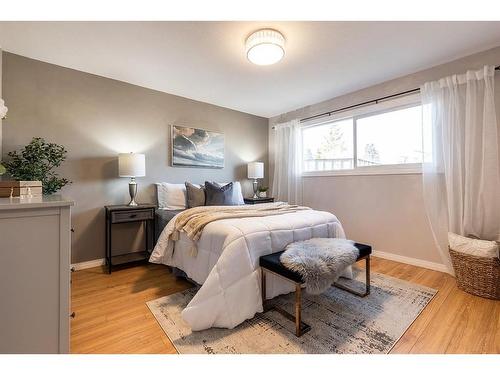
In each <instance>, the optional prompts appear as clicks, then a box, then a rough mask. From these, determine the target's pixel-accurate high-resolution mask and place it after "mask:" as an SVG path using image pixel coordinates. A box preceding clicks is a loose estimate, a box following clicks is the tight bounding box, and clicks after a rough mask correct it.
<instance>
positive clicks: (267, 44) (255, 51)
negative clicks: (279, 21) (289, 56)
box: [245, 29, 285, 65]
mask: <svg viewBox="0 0 500 375" xmlns="http://www.w3.org/2000/svg"><path fill="white" fill-rule="evenodd" d="M245 47H246V52H247V58H248V60H250V61H251V62H252V63H254V64H256V65H271V64H276V63H277V62H278V61H280V60H281V59H282V58H283V56H284V55H285V38H284V37H283V35H282V34H281V33H279V32H278V31H276V30H273V29H261V30H257V31H256V32H254V33H253V34H252V35H250V36H249V37H248V38H247V40H246V43H245Z"/></svg>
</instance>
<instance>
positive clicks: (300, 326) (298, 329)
mask: <svg viewBox="0 0 500 375" xmlns="http://www.w3.org/2000/svg"><path fill="white" fill-rule="evenodd" d="M269 272H271V271H269ZM272 273H274V272H272ZM274 274H275V275H278V274H276V273H274ZM278 276H280V277H282V278H284V279H285V280H288V281H291V280H289V279H287V278H285V277H283V276H281V275H278ZM261 295H262V309H263V310H264V312H266V311H269V310H276V311H277V312H279V313H280V314H281V315H283V316H284V317H285V318H287V319H288V320H290V321H292V322H294V323H295V335H296V336H297V337H300V336H302V335H303V334H304V333H306V332H308V331H309V330H310V329H311V326H310V325H309V324H307V323H304V322H303V321H302V285H301V284H299V283H295V316H294V315H292V314H290V313H289V312H288V311H286V310H283V309H282V308H281V307H279V306H275V305H273V306H270V305H269V304H267V303H266V298H267V297H266V271H265V269H264V268H263V267H261Z"/></svg>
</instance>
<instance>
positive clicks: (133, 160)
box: [118, 152, 146, 177]
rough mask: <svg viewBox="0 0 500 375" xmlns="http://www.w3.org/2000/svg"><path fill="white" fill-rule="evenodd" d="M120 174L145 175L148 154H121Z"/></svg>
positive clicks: (119, 158)
mask: <svg viewBox="0 0 500 375" xmlns="http://www.w3.org/2000/svg"><path fill="white" fill-rule="evenodd" d="M118 174H119V175H120V177H143V176H145V175H146V156H145V155H144V154H134V153H132V152H131V153H130V154H119V155H118Z"/></svg>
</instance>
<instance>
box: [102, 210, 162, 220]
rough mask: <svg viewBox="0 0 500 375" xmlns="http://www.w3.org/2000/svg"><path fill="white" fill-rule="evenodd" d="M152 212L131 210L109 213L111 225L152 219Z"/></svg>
mask: <svg viewBox="0 0 500 375" xmlns="http://www.w3.org/2000/svg"><path fill="white" fill-rule="evenodd" d="M153 217H154V212H153V210H133V211H116V212H111V222H112V223H126V222H129V221H136V220H137V221H141V220H150V219H153Z"/></svg>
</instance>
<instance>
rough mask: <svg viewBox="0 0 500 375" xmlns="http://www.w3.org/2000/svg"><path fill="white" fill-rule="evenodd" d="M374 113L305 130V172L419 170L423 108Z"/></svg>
mask: <svg viewBox="0 0 500 375" xmlns="http://www.w3.org/2000/svg"><path fill="white" fill-rule="evenodd" d="M375 111H376V109H375V110H374V109H373V108H372V111H371V112H369V113H363V114H361V115H358V114H357V115H353V116H351V117H347V118H343V119H338V120H333V121H329V122H326V123H321V124H319V125H311V126H305V127H304V128H303V130H302V141H303V145H302V146H303V169H304V172H306V174H307V172H323V171H342V170H358V171H365V172H366V171H370V170H371V171H380V170H382V169H383V170H384V171H386V172H390V171H397V170H399V171H401V170H402V167H409V166H419V165H420V163H421V162H422V157H423V154H422V108H421V106H420V105H415V104H413V105H412V106H406V107H403V108H401V107H399V108H390V109H385V110H384V111H380V109H379V110H378V111H376V112H375ZM383 166H390V167H385V168H384V167H383ZM406 170H409V169H408V168H406Z"/></svg>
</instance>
